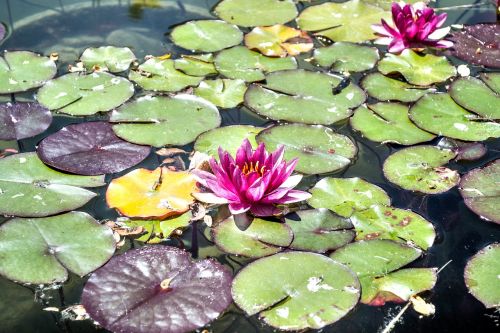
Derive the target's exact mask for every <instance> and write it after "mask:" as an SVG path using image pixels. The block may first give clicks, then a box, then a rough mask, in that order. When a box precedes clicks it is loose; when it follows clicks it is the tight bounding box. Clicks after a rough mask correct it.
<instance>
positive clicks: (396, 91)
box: [361, 73, 435, 102]
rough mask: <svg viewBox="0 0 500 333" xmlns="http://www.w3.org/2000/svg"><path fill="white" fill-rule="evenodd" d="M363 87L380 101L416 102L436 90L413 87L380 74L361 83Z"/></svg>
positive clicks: (370, 75)
mask: <svg viewBox="0 0 500 333" xmlns="http://www.w3.org/2000/svg"><path fill="white" fill-rule="evenodd" d="M361 87H363V89H364V90H365V91H366V92H367V93H368V95H370V96H371V97H373V98H376V99H378V100H380V101H401V102H415V101H416V100H418V99H419V98H420V97H422V96H424V95H425V94H427V93H429V92H433V91H435V89H432V88H429V89H426V88H422V87H418V86H413V85H411V84H408V83H406V82H402V81H399V80H396V79H391V78H389V77H387V76H385V75H382V74H380V73H371V74H368V75H367V76H365V78H363V80H362V81H361Z"/></svg>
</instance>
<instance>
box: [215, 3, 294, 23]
mask: <svg viewBox="0 0 500 333" xmlns="http://www.w3.org/2000/svg"><path fill="white" fill-rule="evenodd" d="M214 13H215V15H217V16H218V17H220V18H221V19H223V20H224V21H226V22H229V23H233V24H236V25H239V26H243V27H256V26H268V25H273V24H279V23H287V22H289V21H291V20H293V19H294V18H295V17H296V16H297V13H298V12H297V7H296V6H295V3H294V1H293V0H252V1H248V0H222V1H220V2H219V3H218V4H217V6H216V7H215V9H214Z"/></svg>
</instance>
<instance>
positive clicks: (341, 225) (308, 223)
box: [285, 208, 355, 253]
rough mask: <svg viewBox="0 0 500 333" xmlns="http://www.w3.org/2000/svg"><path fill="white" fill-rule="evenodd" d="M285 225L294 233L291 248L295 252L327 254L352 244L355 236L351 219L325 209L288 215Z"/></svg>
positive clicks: (301, 211)
mask: <svg viewBox="0 0 500 333" xmlns="http://www.w3.org/2000/svg"><path fill="white" fill-rule="evenodd" d="M285 223H286V224H287V225H288V226H289V227H290V228H291V229H292V231H293V242H292V244H290V248H291V249H294V250H302V251H312V252H319V253H325V252H328V251H331V250H335V249H338V248H340V247H342V246H344V245H346V244H348V243H350V242H351V241H352V240H353V239H354V236H355V232H354V230H352V227H353V226H352V224H351V222H350V221H349V219H346V218H343V217H340V216H338V215H335V214H333V213H332V212H331V211H329V210H328V209H324V208H320V209H309V210H299V211H298V212H296V213H291V214H288V215H287V216H285Z"/></svg>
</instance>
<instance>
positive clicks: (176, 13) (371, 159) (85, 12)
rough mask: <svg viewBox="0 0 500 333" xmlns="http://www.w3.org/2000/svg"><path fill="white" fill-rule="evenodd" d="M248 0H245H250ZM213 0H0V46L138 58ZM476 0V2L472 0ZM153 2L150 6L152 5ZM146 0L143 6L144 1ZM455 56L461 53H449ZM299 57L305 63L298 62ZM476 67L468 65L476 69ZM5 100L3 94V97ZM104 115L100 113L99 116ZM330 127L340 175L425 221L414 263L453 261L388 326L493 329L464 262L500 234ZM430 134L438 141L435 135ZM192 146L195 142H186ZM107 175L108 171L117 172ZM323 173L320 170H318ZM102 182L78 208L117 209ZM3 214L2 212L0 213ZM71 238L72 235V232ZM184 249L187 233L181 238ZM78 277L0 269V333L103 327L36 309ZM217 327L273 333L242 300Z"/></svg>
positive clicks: (106, 212)
mask: <svg viewBox="0 0 500 333" xmlns="http://www.w3.org/2000/svg"><path fill="white" fill-rule="evenodd" d="M248 1H251V0H248ZM488 1H489V0H483V2H485V4H484V5H483V6H481V7H477V8H473V9H468V10H464V9H460V10H450V11H448V14H449V21H448V24H452V23H477V22H491V21H494V20H495V19H496V15H495V8H494V5H493V4H492V3H491V1H489V4H486V2H488ZM215 2H216V1H215V0H206V1H205V0H187V1H186V0H182V1H155V0H135V1H126V0H121V1H119V0H113V1H111V0H110V1H104V0H102V1H78V0H73V1H70V0H67V1H65V0H38V1H37V0H31V1H28V0H10V1H9V0H0V21H3V22H7V23H10V33H11V35H10V37H9V39H8V40H7V41H5V43H3V45H1V46H0V49H1V50H3V49H8V50H14V49H27V50H33V51H36V52H41V53H45V54H48V53H51V52H58V53H59V54H60V60H61V61H60V63H61V64H60V70H59V75H60V74H62V73H64V72H65V66H66V64H67V63H72V62H74V61H75V60H76V59H77V58H78V57H79V55H80V53H81V52H82V51H83V50H84V49H85V48H87V47H90V46H102V45H109V44H111V45H117V46H129V47H131V48H132V49H133V51H134V52H135V54H136V56H137V57H138V58H139V59H141V58H142V57H144V56H145V55H147V54H155V55H160V54H164V53H170V52H171V53H173V54H174V56H175V55H178V54H180V53H181V52H182V50H180V49H178V48H176V47H175V46H173V45H172V44H171V43H170V42H169V40H168V37H167V36H166V35H165V33H166V32H168V31H169V28H170V27H171V26H173V25H176V24H179V23H182V22H184V21H186V20H190V19H199V18H209V17H210V14H209V8H211V7H212V6H213V5H214V4H215ZM477 2H479V1H477ZM470 3H473V1H472V0H461V1H453V0H447V1H437V2H435V3H434V4H433V6H434V7H448V6H453V5H460V4H470ZM156 4H158V5H160V7H159V8H154V7H155V5H156ZM148 6H149V7H148ZM456 63H457V64H458V63H460V62H458V61H457V62H456ZM303 64H304V66H307V65H306V64H305V63H303ZM473 72H474V69H473ZM17 98H18V99H19V100H22V99H28V100H30V99H33V93H27V94H19V95H17ZM6 100H8V98H7V97H0V101H6ZM221 114H222V117H223V126H226V125H233V124H253V125H260V126H262V125H268V124H270V122H268V121H267V120H266V119H263V118H260V117H258V116H256V115H255V114H253V113H251V112H249V111H247V110H245V109H242V110H236V109H235V110H229V111H221ZM105 117H106V116H100V119H104V118H105ZM98 118H99V117H87V118H70V117H65V116H59V115H58V116H55V119H54V122H53V124H52V126H51V127H50V128H49V130H48V131H46V132H45V133H43V134H42V135H38V136H36V137H34V138H30V139H26V140H22V141H20V142H19V143H16V142H8V143H7V142H0V149H2V148H5V147H8V146H11V147H17V148H19V149H20V151H34V150H35V147H36V144H37V143H38V142H39V141H40V140H41V139H42V138H44V137H45V136H47V135H49V134H50V133H53V132H56V131H58V130H59V129H61V128H62V127H64V126H66V125H68V124H70V123H76V122H82V121H89V120H95V119H98ZM332 128H334V129H335V130H336V131H338V132H340V133H342V134H345V135H348V136H350V137H351V138H353V139H354V140H355V141H356V142H357V145H358V148H359V153H358V158H357V160H356V161H355V163H354V164H353V165H351V166H350V167H349V168H348V169H346V170H344V171H343V172H340V173H336V174H334V175H335V176H337V177H362V178H364V179H366V180H368V181H369V182H372V183H375V184H377V185H379V186H381V187H383V188H384V189H385V190H386V191H387V192H388V193H389V194H390V196H391V197H392V199H393V206H395V207H398V208H408V209H412V210H414V211H415V212H417V213H419V214H421V215H423V216H424V217H425V218H427V219H428V220H430V221H431V222H432V223H433V224H434V226H435V228H436V231H437V235H438V236H437V239H436V242H435V244H434V246H432V247H431V248H430V250H429V251H428V252H427V253H426V254H425V255H424V256H423V257H422V258H421V259H419V260H417V261H416V262H414V263H413V264H412V265H413V266H414V267H442V266H443V265H445V264H446V263H447V262H448V261H450V260H451V263H450V264H449V265H448V266H446V268H445V269H444V270H443V271H442V272H441V273H440V274H439V278H438V281H437V285H436V287H435V288H434V289H433V291H432V292H429V293H428V294H427V295H425V296H426V297H425V298H426V299H427V300H429V301H430V302H432V303H433V304H434V305H435V306H436V314H435V315H434V316H432V317H426V318H419V315H418V314H417V313H415V312H414V311H413V310H408V311H407V312H406V314H405V315H404V320H403V321H402V322H401V323H399V324H398V325H397V326H396V328H395V329H394V330H393V332H426V333H429V332H436V333H437V332H500V326H499V325H500V313H498V312H495V311H494V310H485V308H484V306H483V305H482V304H481V303H480V302H479V301H477V300H476V299H475V298H474V297H472V296H471V295H470V294H468V292H467V290H466V287H465V284H464V281H463V270H464V267H465V263H466V261H467V259H468V258H469V257H470V256H472V255H473V254H475V253H476V252H477V251H479V250H480V249H481V248H483V247H484V246H485V245H487V244H489V243H492V242H494V241H499V240H500V227H499V226H498V225H495V224H493V223H487V222H485V221H482V220H481V219H479V217H477V216H476V215H475V214H474V213H472V212H471V211H469V210H468V209H467V207H466V206H465V205H464V203H463V200H462V199H461V197H460V195H459V193H458V190H457V189H456V188H454V189H453V190H451V191H449V192H446V193H444V194H442V195H433V196H424V195H420V194H414V193H411V192H409V191H404V190H401V189H399V188H397V187H396V186H394V185H392V184H390V183H388V182H387V181H386V180H385V179H384V177H383V175H382V163H383V161H384V160H385V158H386V157H387V156H388V155H389V154H391V153H392V152H394V151H395V150H398V149H400V148H401V147H399V146H395V145H382V144H377V143H374V142H370V141H368V140H366V139H363V138H362V137H360V136H359V135H358V134H356V133H354V132H353V131H352V130H351V128H350V126H349V125H348V124H347V122H344V123H340V124H335V126H332ZM434 143H435V142H434ZM487 145H488V148H489V150H488V154H487V155H486V156H485V157H483V158H482V159H481V160H479V161H475V162H468V163H467V162H461V163H457V164H452V168H454V169H457V170H458V171H460V173H462V174H463V173H465V172H467V171H468V170H470V169H473V168H476V167H478V166H482V165H484V164H486V163H487V162H489V161H492V160H494V159H496V158H498V157H499V156H500V140H490V141H489V142H487ZM185 148H186V149H190V150H191V149H192V145H191V146H188V147H185ZM158 164H159V158H158V156H157V155H155V154H154V153H152V154H151V155H150V156H149V158H148V159H146V160H145V161H144V162H143V163H141V165H139V166H136V167H146V168H149V169H153V168H155V167H156V166H157V165H158ZM127 172H128V171H125V172H122V173H121V174H114V175H109V176H107V179H106V180H107V181H108V182H109V181H110V180H111V179H112V178H116V177H119V176H121V175H122V174H125V173H127ZM322 177H323V176H322ZM319 178H320V177H316V176H310V177H308V178H307V179H305V181H304V188H307V187H308V186H310V185H312V184H314V183H315V182H316V181H317V180H318V179H319ZM105 190H106V187H102V188H101V189H100V190H99V194H100V196H99V197H98V198H96V199H94V200H93V201H91V202H90V203H89V204H87V205H86V206H85V207H83V208H82V210H85V211H87V212H88V213H90V214H91V215H93V216H94V217H95V218H96V219H106V218H109V219H112V218H115V217H116V216H117V215H116V212H115V211H114V210H111V209H109V208H107V206H106V203H105V201H104V193H105ZM0 221H1V220H0ZM202 229H203V228H202V227H201V226H200V228H199V235H198V236H199V237H198V239H199V240H200V242H201V248H200V257H206V256H216V257H218V259H219V260H220V261H222V262H223V263H225V264H227V265H229V266H230V267H231V268H232V269H233V270H234V271H235V272H236V271H237V270H239V269H240V267H241V265H240V264H241V263H242V262H244V259H242V258H236V257H234V256H230V255H225V254H222V253H221V252H219V251H218V250H217V249H216V248H215V247H214V246H213V245H212V244H210V243H209V242H208V241H207V240H206V238H205V236H204V230H202ZM75 237H77V235H75ZM183 239H184V240H185V245H186V247H187V248H189V246H190V239H191V235H190V234H189V232H188V233H186V235H185V236H184V238H183ZM83 283H84V280H82V279H80V278H78V277H76V276H71V278H70V280H69V281H68V283H66V284H64V286H63V288H62V289H61V292H59V291H58V290H57V288H56V289H53V290H39V289H35V288H33V287H30V288H27V287H23V286H20V285H17V284H15V283H12V282H10V281H8V280H5V279H3V278H0V333H25V332H26V333H28V332H29V333H49V332H50V333H52V332H74V333H76V332H104V330H98V329H96V328H95V327H94V326H93V325H92V323H91V322H90V321H85V322H69V323H66V325H64V324H61V323H57V321H56V320H54V317H53V315H52V314H50V313H48V312H45V311H42V309H43V308H45V307H47V306H56V307H58V306H60V305H61V304H65V305H71V304H78V303H79V298H80V293H81V290H82V286H83ZM400 308H401V306H400V305H394V304H391V305H386V306H384V307H370V306H366V305H362V304H360V305H358V306H357V307H356V308H355V310H354V311H352V312H351V313H350V314H349V315H347V316H346V317H345V318H343V319H342V320H340V321H339V322H338V323H336V324H334V325H331V326H329V327H327V328H325V329H323V330H321V331H320V332H325V333H326V332H332V333H333V332H339V333H350V332H353V333H357V332H369V333H371V332H377V331H380V330H381V329H383V327H384V326H385V325H386V324H387V322H388V321H389V320H390V319H391V318H392V317H393V316H394V315H395V314H396V313H397V312H398V311H399V310H400ZM207 329H208V330H209V331H211V332H214V333H222V332H227V333H234V332H239V333H247V332H248V333H252V332H273V331H274V330H273V329H272V328H269V327H266V326H264V325H263V324H261V323H260V322H259V320H258V319H256V318H246V317H245V316H244V315H243V314H242V313H241V311H240V310H239V309H237V308H236V307H235V306H232V307H231V308H230V309H229V310H228V312H227V313H226V314H225V315H224V316H223V317H222V318H220V319H219V320H217V321H215V322H214V323H213V324H212V325H211V326H210V327H208V328H207Z"/></svg>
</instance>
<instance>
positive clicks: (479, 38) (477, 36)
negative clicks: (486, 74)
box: [449, 23, 500, 68]
mask: <svg viewBox="0 0 500 333" xmlns="http://www.w3.org/2000/svg"><path fill="white" fill-rule="evenodd" d="M499 35H500V25H498V23H483V24H475V25H468V26H465V27H464V28H463V29H462V30H460V31H455V32H452V33H451V36H450V38H449V39H450V40H452V41H453V42H454V46H453V49H452V50H451V54H452V55H453V56H455V57H457V58H459V59H462V60H465V61H467V62H469V63H472V64H474V65H482V66H487V67H493V68H500V47H499V44H498V36H499Z"/></svg>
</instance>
